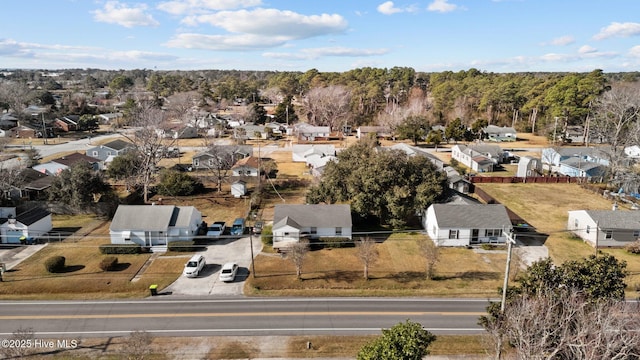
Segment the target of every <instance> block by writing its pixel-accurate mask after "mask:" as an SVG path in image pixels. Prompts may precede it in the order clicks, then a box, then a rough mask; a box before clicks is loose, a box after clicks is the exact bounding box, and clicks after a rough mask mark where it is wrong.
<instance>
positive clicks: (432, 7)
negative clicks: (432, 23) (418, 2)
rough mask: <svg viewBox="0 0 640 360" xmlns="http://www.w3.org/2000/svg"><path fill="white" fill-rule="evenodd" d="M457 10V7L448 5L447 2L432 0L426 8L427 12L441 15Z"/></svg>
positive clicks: (446, 0) (444, 0) (447, 0)
mask: <svg viewBox="0 0 640 360" xmlns="http://www.w3.org/2000/svg"><path fill="white" fill-rule="evenodd" d="M459 8H460V7H459V6H458V5H455V4H450V3H449V0H434V1H433V2H432V3H431V4H429V6H427V10H429V11H436V12H441V13H446V12H451V11H454V10H456V9H459Z"/></svg>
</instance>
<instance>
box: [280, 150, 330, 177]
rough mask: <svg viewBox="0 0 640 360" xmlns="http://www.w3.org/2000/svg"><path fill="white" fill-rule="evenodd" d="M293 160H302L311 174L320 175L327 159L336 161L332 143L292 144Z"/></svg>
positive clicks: (327, 161)
mask: <svg viewBox="0 0 640 360" xmlns="http://www.w3.org/2000/svg"><path fill="white" fill-rule="evenodd" d="M291 154H292V158H293V161H294V162H304V163H305V164H306V165H307V167H308V168H309V169H311V173H312V174H313V176H316V177H318V176H321V175H322V172H323V171H324V167H325V166H326V165H327V163H329V161H337V159H338V158H337V156H336V155H337V153H336V148H335V146H333V145H321V144H317V145H316V144H314V145H306V144H294V145H293V146H292V149H291Z"/></svg>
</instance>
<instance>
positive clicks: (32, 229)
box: [29, 215, 53, 239]
mask: <svg viewBox="0 0 640 360" xmlns="http://www.w3.org/2000/svg"><path fill="white" fill-rule="evenodd" d="M51 229H53V224H52V223H51V215H47V216H45V217H43V218H42V219H40V220H38V221H36V222H35V223H33V224H31V225H29V236H30V237H32V238H34V239H35V238H39V237H41V236H42V235H44V234H46V233H48V232H49V231H51Z"/></svg>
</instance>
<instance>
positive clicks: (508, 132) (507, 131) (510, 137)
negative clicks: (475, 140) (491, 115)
mask: <svg viewBox="0 0 640 360" xmlns="http://www.w3.org/2000/svg"><path fill="white" fill-rule="evenodd" d="M482 131H483V132H484V133H485V135H486V136H487V139H488V140H489V141H495V142H507V141H516V140H517V132H516V129H514V128H512V127H507V126H503V127H500V126H495V125H488V126H487V127H485V128H484V129H482Z"/></svg>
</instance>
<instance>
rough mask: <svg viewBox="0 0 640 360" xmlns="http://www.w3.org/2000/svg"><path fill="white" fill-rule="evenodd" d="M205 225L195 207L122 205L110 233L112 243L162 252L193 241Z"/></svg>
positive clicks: (114, 218)
mask: <svg viewBox="0 0 640 360" xmlns="http://www.w3.org/2000/svg"><path fill="white" fill-rule="evenodd" d="M201 226H202V214H201V213H200V211H198V210H197V209H196V208H195V207H193V206H175V205H120V206H118V209H117V210H116V213H115V215H114V216H113V220H112V221H111V226H110V227H109V234H110V236H111V243H112V244H138V245H141V246H144V247H159V248H158V249H159V250H163V249H164V247H166V246H167V245H168V244H169V242H172V241H190V240H193V239H194V238H195V237H196V236H197V235H198V231H199V230H200V227H201Z"/></svg>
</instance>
